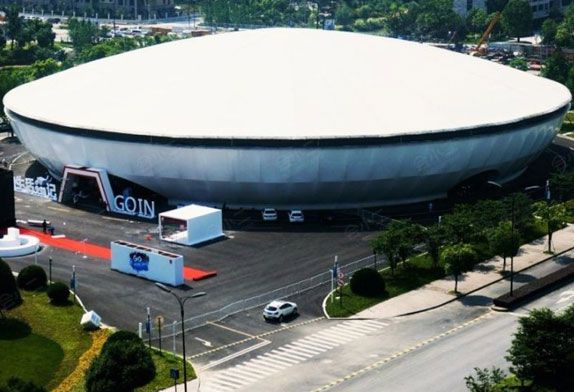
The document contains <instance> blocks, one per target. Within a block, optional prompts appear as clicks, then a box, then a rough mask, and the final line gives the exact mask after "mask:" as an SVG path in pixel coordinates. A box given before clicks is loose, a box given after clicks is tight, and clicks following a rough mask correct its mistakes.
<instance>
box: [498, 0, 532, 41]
mask: <svg viewBox="0 0 574 392" xmlns="http://www.w3.org/2000/svg"><path fill="white" fill-rule="evenodd" d="M502 26H503V27H504V30H505V31H506V33H507V34H508V35H509V36H511V37H516V39H517V40H518V42H520V37H524V36H525V35H529V34H530V33H532V9H531V8H530V4H529V3H528V1H526V0H508V3H507V4H506V7H504V10H503V11H502Z"/></svg>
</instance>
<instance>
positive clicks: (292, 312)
mask: <svg viewBox="0 0 574 392" xmlns="http://www.w3.org/2000/svg"><path fill="white" fill-rule="evenodd" d="M296 315H297V304H296V303H294V302H287V301H279V300H276V301H273V302H271V303H270V304H269V305H267V306H266V307H265V309H264V310H263V318H264V319H265V321H270V320H276V321H279V322H282V321H283V320H284V319H285V318H287V317H292V316H296Z"/></svg>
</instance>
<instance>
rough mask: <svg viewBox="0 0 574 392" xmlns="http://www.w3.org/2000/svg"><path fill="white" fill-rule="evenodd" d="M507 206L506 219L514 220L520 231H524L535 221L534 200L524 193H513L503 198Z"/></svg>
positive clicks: (515, 226) (516, 227)
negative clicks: (533, 212)
mask: <svg viewBox="0 0 574 392" xmlns="http://www.w3.org/2000/svg"><path fill="white" fill-rule="evenodd" d="M502 202H503V204H504V206H505V207H504V208H505V219H506V220H510V221H512V219H513V218H514V228H515V229H516V230H517V231H518V232H519V233H524V232H525V231H526V230H527V229H528V228H529V227H530V226H531V225H532V223H533V222H534V216H533V215H532V200H530V198H529V197H528V196H526V195H525V194H524V193H520V192H519V193H513V194H511V195H509V196H507V197H505V198H504V199H503V200H502Z"/></svg>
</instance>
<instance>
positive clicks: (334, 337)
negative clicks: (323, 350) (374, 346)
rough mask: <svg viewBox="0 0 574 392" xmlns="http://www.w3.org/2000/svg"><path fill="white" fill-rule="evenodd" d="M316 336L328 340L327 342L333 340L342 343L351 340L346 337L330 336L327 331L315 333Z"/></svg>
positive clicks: (335, 342)
mask: <svg viewBox="0 0 574 392" xmlns="http://www.w3.org/2000/svg"><path fill="white" fill-rule="evenodd" d="M313 336H314V337H316V338H319V339H322V340H326V341H327V342H332V343H334V344H341V343H347V342H350V341H351V340H353V339H351V340H345V339H341V338H339V337H336V336H330V335H329V334H328V333H327V332H318V333H316V334H314V335H313Z"/></svg>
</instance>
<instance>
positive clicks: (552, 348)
mask: <svg viewBox="0 0 574 392" xmlns="http://www.w3.org/2000/svg"><path fill="white" fill-rule="evenodd" d="M506 359H507V360H508V361H509V362H510V363H511V364H512V366H511V367H510V371H511V372H512V373H514V374H515V375H516V376H517V377H518V378H519V379H520V380H522V381H525V380H530V381H532V383H533V384H534V385H535V386H537V387H542V388H549V389H550V390H555V391H572V390H574V377H572V374H574V305H571V306H570V307H569V308H568V309H567V310H566V311H565V312H564V313H563V314H561V315H556V314H555V313H554V312H552V311H551V310H550V309H535V310H533V311H531V312H530V314H529V315H528V316H527V317H521V318H520V319H519V320H518V330H517V331H516V333H515V334H514V338H513V340H512V344H511V346H510V349H509V350H508V355H507V356H506Z"/></svg>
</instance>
